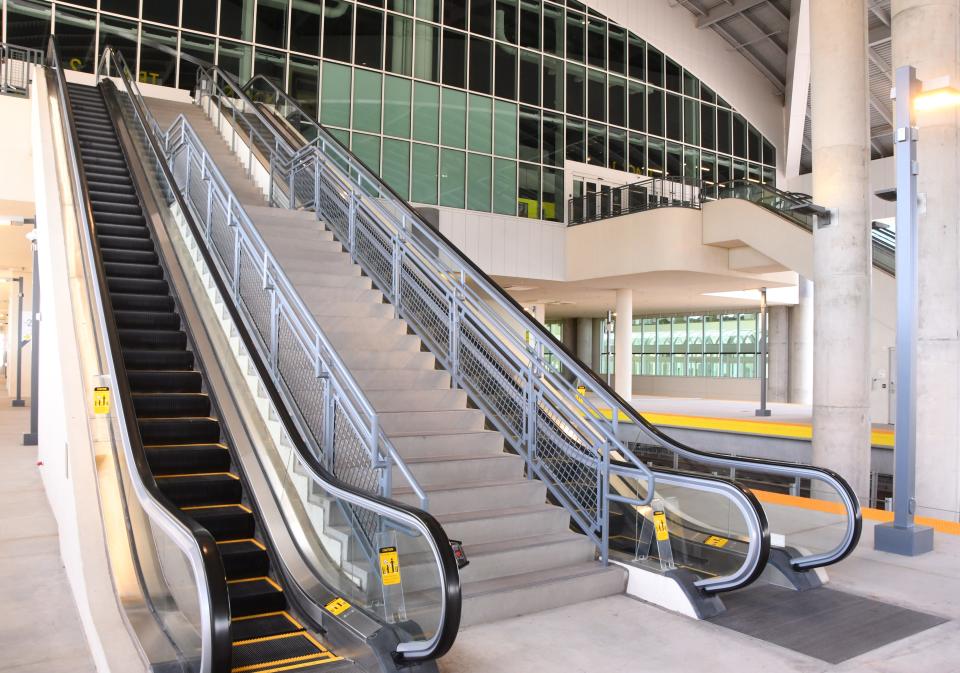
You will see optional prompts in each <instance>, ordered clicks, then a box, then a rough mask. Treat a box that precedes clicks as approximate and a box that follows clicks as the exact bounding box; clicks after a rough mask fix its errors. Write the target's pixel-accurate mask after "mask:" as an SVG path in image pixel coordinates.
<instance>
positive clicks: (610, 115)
mask: <svg viewBox="0 0 960 673" xmlns="http://www.w3.org/2000/svg"><path fill="white" fill-rule="evenodd" d="M607 103H608V105H607V121H608V122H610V123H611V124H616V125H617V126H626V125H627V81H626V80H625V79H623V78H622V77H616V76H615V75H610V77H608V78H607Z"/></svg>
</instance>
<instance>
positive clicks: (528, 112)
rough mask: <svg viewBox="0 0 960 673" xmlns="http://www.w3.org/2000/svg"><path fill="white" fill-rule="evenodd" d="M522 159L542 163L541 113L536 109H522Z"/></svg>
mask: <svg viewBox="0 0 960 673" xmlns="http://www.w3.org/2000/svg"><path fill="white" fill-rule="evenodd" d="M519 131H520V135H519V138H520V145H519V148H520V159H522V160H524V161H537V162H539V161H540V111H539V110H536V109H534V108H529V107H521V108H520V124H519Z"/></svg>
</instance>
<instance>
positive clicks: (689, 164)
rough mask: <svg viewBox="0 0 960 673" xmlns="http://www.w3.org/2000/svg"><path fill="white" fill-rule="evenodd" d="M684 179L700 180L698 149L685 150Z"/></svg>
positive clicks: (689, 148)
mask: <svg viewBox="0 0 960 673" xmlns="http://www.w3.org/2000/svg"><path fill="white" fill-rule="evenodd" d="M683 177H685V178H687V179H689V180H699V179H700V177H701V175H700V150H698V149H697V148H696V147H685V148H684V149H683Z"/></svg>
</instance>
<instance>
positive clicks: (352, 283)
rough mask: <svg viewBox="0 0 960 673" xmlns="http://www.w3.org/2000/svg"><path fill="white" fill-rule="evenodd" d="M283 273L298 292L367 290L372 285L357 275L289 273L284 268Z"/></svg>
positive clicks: (363, 277)
mask: <svg viewBox="0 0 960 673" xmlns="http://www.w3.org/2000/svg"><path fill="white" fill-rule="evenodd" d="M351 270H352V269H351ZM284 272H285V273H286V275H287V278H289V279H290V282H291V283H293V284H294V286H295V287H297V288H298V291H302V290H305V289H306V288H310V287H331V288H333V287H342V288H354V289H358V290H369V289H370V288H371V287H372V286H373V283H372V282H371V280H370V279H369V278H368V277H367V276H361V275H359V273H357V274H350V275H345V274H331V273H317V272H315V271H291V270H289V269H286V268H284ZM301 296H302V292H301Z"/></svg>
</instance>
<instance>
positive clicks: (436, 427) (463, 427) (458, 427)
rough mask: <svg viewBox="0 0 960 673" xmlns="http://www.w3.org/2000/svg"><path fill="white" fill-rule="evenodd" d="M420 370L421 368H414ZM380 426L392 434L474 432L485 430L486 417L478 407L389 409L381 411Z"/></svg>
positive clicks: (388, 433)
mask: <svg viewBox="0 0 960 673" xmlns="http://www.w3.org/2000/svg"><path fill="white" fill-rule="evenodd" d="M413 371H419V370H413ZM429 371H440V370H429ZM379 417H380V427H381V428H383V431H384V432H386V433H387V435H390V434H392V433H394V432H399V433H404V434H411V433H421V432H451V433H453V432H456V433H460V432H474V431H476V430H483V426H484V423H485V422H486V418H485V417H484V415H483V412H481V411H480V410H478V409H454V410H447V411H387V412H381V413H380V414H379Z"/></svg>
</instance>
